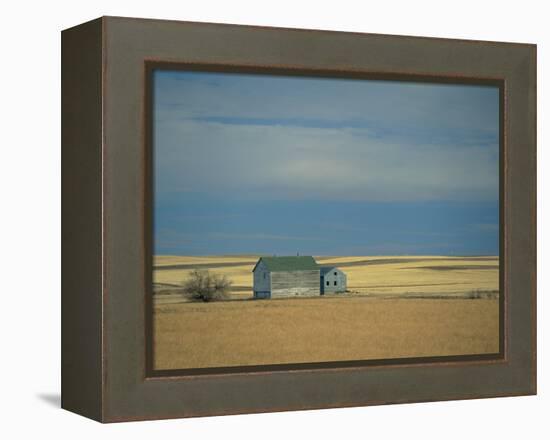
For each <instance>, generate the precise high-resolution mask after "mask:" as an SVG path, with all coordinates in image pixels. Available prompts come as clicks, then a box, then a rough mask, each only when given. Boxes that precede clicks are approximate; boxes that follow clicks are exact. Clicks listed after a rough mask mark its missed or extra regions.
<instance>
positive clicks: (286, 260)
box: [252, 257, 319, 272]
mask: <svg viewBox="0 0 550 440" xmlns="http://www.w3.org/2000/svg"><path fill="white" fill-rule="evenodd" d="M260 261H263V262H264V263H265V265H266V266H267V269H268V270H269V271H270V272H292V271H299V270H319V266H318V265H317V262H316V261H315V259H314V258H313V257H261V258H260V259H259V260H258V263H259V262H260ZM258 263H256V266H257V265H258ZM256 266H254V269H253V270H252V272H254V270H256Z"/></svg>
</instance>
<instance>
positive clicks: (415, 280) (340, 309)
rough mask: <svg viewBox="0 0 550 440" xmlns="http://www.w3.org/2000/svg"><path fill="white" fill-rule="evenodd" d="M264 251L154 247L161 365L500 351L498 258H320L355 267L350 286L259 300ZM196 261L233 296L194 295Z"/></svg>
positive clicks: (156, 361)
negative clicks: (255, 281)
mask: <svg viewBox="0 0 550 440" xmlns="http://www.w3.org/2000/svg"><path fill="white" fill-rule="evenodd" d="M257 260H258V256H256V255H238V256H206V257H189V256H155V258H154V273H153V281H154V292H155V294H154V320H153V323H154V324H153V325H154V335H153V338H154V339H153V341H154V342H153V347H154V348H153V350H154V365H155V368H156V369H181V368H204V367H221V366H238V365H262V364H281V363H301V362H323V361H330V360H360V359H389V358H403V357H424V356H447V355H463V354H486V353H496V352H498V348H499V301H498V291H499V270H498V267H499V266H498V265H499V260H498V257H493V256H486V257H448V256H384V257H377V256H353V257H316V260H317V262H318V263H319V264H320V265H334V266H337V267H339V268H340V269H341V270H343V271H344V272H345V273H346V274H347V279H348V286H347V287H348V291H347V292H346V293H344V294H332V295H325V296H322V297H321V296H320V297H313V298H290V299H271V300H252V299H251V298H252V273H251V271H252V268H253V267H254V264H255V263H256V261H257ZM196 268H201V269H208V270H209V271H211V272H214V273H219V274H223V275H226V276H227V277H228V278H229V279H230V280H231V281H232V283H233V284H232V290H231V294H230V299H229V300H228V301H221V302H210V303H201V302H191V301H189V300H187V299H185V298H184V297H183V295H182V292H181V285H182V283H183V282H184V281H185V279H186V277H187V276H188V275H189V272H190V271H192V270H194V269H196Z"/></svg>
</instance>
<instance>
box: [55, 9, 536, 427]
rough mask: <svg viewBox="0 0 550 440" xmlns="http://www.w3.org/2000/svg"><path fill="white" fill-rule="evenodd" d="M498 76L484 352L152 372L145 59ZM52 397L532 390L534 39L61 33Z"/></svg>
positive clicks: (258, 31)
mask: <svg viewBox="0 0 550 440" xmlns="http://www.w3.org/2000/svg"><path fill="white" fill-rule="evenodd" d="M155 67H162V68H185V69H195V70H215V71H238V72H257V73H262V72H269V73H275V74H277V73H278V74H292V75H308V76H330V77H358V78H371V79H372V78H377V79H390V80H391V79H395V80H402V79H405V80H409V81H411V80H412V81H430V82H434V81H435V82H449V83H476V84H477V83H486V84H493V85H497V86H498V87H499V88H500V96H501V99H500V101H501V106H500V107H501V117H500V121H501V136H500V152H501V154H500V166H501V172H500V174H501V177H500V181H501V185H500V187H501V190H500V191H501V192H500V200H501V203H500V206H501V215H500V217H501V218H500V223H501V246H500V249H501V255H500V257H501V258H500V260H501V278H500V279H501V282H500V287H501V296H500V298H501V303H500V310H501V320H500V322H501V332H500V334H501V344H500V347H501V350H500V353H498V354H496V355H485V356H455V357H444V358H420V359H405V360H401V361H387V360H386V361H370V362H367V361H358V362H355V361H354V362H348V363H341V362H334V363H324V364H302V365H285V366H262V367H258V368H255V367H248V368H241V367H231V368H226V369H218V368H216V369H201V370H200V371H198V370H197V371H186V370H179V371H178V370H173V371H163V372H156V371H154V370H153V369H152V363H151V359H152V356H151V354H152V353H151V352H152V350H151V337H150V336H151V324H152V323H151V319H152V313H151V310H150V309H151V294H150V286H151V251H150V250H151V234H152V232H151V227H150V226H151V209H150V207H151V201H152V191H151V180H152V179H151V157H150V153H151V148H150V144H151V142H150V134H151V130H150V127H149V124H150V119H151V118H149V104H150V94H149V92H148V90H149V88H148V87H147V86H148V78H149V75H150V72H151V69H153V68H155ZM62 162H63V163H62V222H63V227H62V269H63V273H62V407H63V408H66V409H68V410H71V411H74V412H76V413H79V414H82V415H84V416H87V417H90V418H93V419H95V420H98V421H102V422H115V421H127V420H142V419H159V418H172V417H191V416H203V415H220V414H237V413H252V412H267V411H282V410H298V409H311V408H328V407H345V406H361V405H373V404H383V403H400V402H419V401H429V400H450V399H469V398H480V397H495V396H511V395H526V394H535V393H536V322H535V320H536V46H534V45H528V44H514V43H494V42H480V41H463V40H448V39H433V38H419V37H400V36H389V35H373V34H355V33H343V32H329V31H309V30H300V29H279V28H259V27H252V26H236V25H220V24H205V23H190V22H174V21H160V20H142V19H130V18H116V17H103V18H100V19H97V20H94V21H91V22H88V23H85V24H83V25H80V26H77V27H74V28H71V29H68V30H65V31H63V33H62Z"/></svg>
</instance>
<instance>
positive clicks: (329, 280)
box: [321, 268, 347, 294]
mask: <svg viewBox="0 0 550 440" xmlns="http://www.w3.org/2000/svg"><path fill="white" fill-rule="evenodd" d="M346 289H347V277H346V274H345V273H344V272H342V271H341V270H340V269H336V268H332V269H331V270H330V271H327V272H325V273H323V271H321V293H322V294H323V293H340V292H345V291H346Z"/></svg>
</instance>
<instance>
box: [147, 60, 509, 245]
mask: <svg viewBox="0 0 550 440" xmlns="http://www.w3.org/2000/svg"><path fill="white" fill-rule="evenodd" d="M153 87H154V102H153V106H154V112H153V118H154V121H153V129H154V145H153V148H154V193H155V207H154V248H155V250H154V252H155V254H173V255H174V254H177V255H219V254H222V255H226V254H277V255H295V254H296V253H297V252H299V253H300V254H302V255H306V254H312V255H403V254H408V255H413V254H418V255H427V254H430V255H432V254H437V255H496V254H498V251H499V239H498V237H499V226H498V218H499V215H498V212H499V200H498V197H499V196H498V194H499V188H498V183H499V176H498V172H499V166H498V160H499V158H498V155H499V153H498V151H499V94H498V88H496V87H489V86H471V85H444V84H427V83H406V82H391V81H372V80H348V79H326V78H305V77H290V76H286V77H284V76H271V75H251V74H230V73H203V72H179V71H163V70H156V71H155V73H154V76H153Z"/></svg>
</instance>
